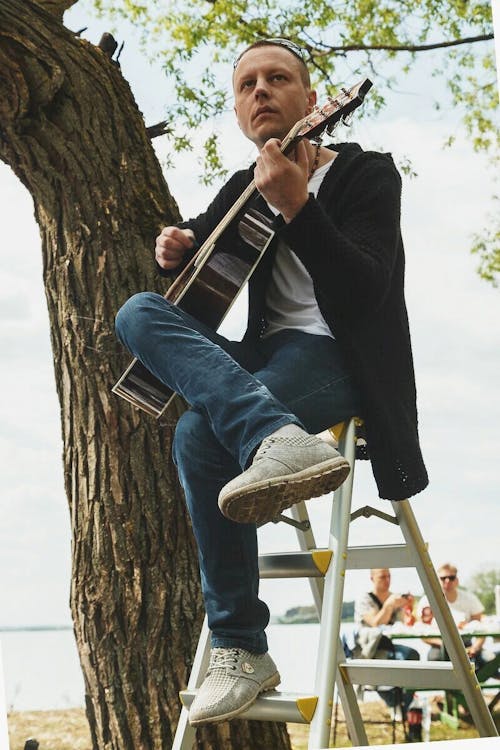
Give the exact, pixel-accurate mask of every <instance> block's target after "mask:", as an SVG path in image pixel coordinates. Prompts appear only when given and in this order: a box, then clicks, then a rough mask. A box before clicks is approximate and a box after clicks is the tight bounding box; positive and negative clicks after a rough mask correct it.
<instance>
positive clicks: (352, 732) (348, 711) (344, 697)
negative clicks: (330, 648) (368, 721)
mask: <svg viewBox="0 0 500 750" xmlns="http://www.w3.org/2000/svg"><path fill="white" fill-rule="evenodd" d="M340 647H341V645H340V644H339V648H340ZM336 684H337V690H338V694H339V699H340V705H341V706H342V709H343V711H344V718H345V722H346V726H347V730H348V732H349V737H350V739H351V742H352V744H353V745H357V746H358V747H361V746H363V747H364V746H365V745H369V744H370V743H369V742H368V737H367V735H366V729H365V725H364V722H363V718H362V716H361V712H360V710H359V703H358V699H357V697H356V691H355V690H354V687H353V685H352V682H351V681H350V680H347V679H346V676H345V675H344V674H343V672H342V670H341V669H339V668H337V676H336ZM332 709H333V706H331V709H330V710H332ZM328 744H329V742H328Z"/></svg>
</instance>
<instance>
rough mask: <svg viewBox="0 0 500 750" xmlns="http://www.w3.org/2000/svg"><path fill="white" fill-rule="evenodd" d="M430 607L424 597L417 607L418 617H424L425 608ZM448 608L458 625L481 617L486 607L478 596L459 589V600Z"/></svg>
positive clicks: (449, 604) (449, 603) (450, 603)
mask: <svg viewBox="0 0 500 750" xmlns="http://www.w3.org/2000/svg"><path fill="white" fill-rule="evenodd" d="M447 601H448V600H447ZM428 606H429V600H428V599H427V597H426V596H423V597H422V598H421V599H420V601H419V603H418V606H417V614H418V617H421V616H422V610H423V608H424V607H428ZM448 606H449V607H450V610H451V615H452V617H453V619H454V620H455V622H456V623H457V624H458V623H459V622H470V621H471V620H472V616H473V615H479V614H481V613H482V612H484V607H483V605H482V604H481V602H480V601H479V599H478V598H477V596H476V595H475V594H473V593H472V592H471V591H466V590H465V589H457V598H456V599H455V601H454V602H448Z"/></svg>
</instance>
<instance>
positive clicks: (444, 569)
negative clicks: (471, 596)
mask: <svg viewBox="0 0 500 750" xmlns="http://www.w3.org/2000/svg"><path fill="white" fill-rule="evenodd" d="M438 576H439V581H440V583H441V588H442V589H443V593H444V595H445V597H446V598H447V599H449V598H450V596H451V597H453V598H454V594H455V591H456V590H457V588H458V576H457V568H456V567H455V565H452V564H451V563H443V565H440V566H439V568H438Z"/></svg>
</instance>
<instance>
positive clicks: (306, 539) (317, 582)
mask: <svg viewBox="0 0 500 750" xmlns="http://www.w3.org/2000/svg"><path fill="white" fill-rule="evenodd" d="M332 500H333V498H332ZM290 512H291V516H292V518H293V519H294V520H295V521H298V522H303V521H307V522H309V528H308V529H307V530H305V531H304V530H301V529H296V532H297V539H298V543H299V548H300V550H301V551H302V552H309V551H311V550H314V549H317V545H316V540H315V538H314V532H313V530H312V527H311V525H310V520H309V514H308V512H307V506H306V504H305V502H304V501H301V502H300V503H297V504H296V505H294V506H292V508H291V509H290ZM309 585H310V587H311V593H312V595H313V600H314V604H315V606H316V611H317V613H318V617H319V618H321V609H322V602H323V593H324V578H323V577H321V578H316V577H315V578H309ZM341 647H342V644H341V643H340V638H339V653H340V649H341ZM319 654H320V652H319V649H318V655H317V659H318V660H319V658H320V656H319ZM336 684H337V690H338V694H339V700H340V703H341V705H342V709H343V711H344V716H345V721H346V725H347V728H348V731H349V736H350V737H351V739H352V741H353V742H354V743H355V744H356V745H359V746H361V745H368V738H367V736H366V730H365V726H364V723H363V719H362V717H361V713H360V710H359V704H358V700H357V697H356V692H355V690H354V688H353V686H352V685H351V684H350V683H349V682H346V681H345V680H344V679H343V677H342V674H341V672H340V670H338V669H337V676H336Z"/></svg>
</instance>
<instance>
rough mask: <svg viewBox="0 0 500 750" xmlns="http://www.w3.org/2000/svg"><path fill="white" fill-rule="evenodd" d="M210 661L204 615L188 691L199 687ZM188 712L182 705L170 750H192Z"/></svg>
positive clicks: (192, 731) (191, 728) (192, 733)
mask: <svg viewBox="0 0 500 750" xmlns="http://www.w3.org/2000/svg"><path fill="white" fill-rule="evenodd" d="M209 661H210V630H209V629H208V620H207V617H206V615H205V617H204V619H203V625H202V626H201V632H200V637H199V639H198V646H197V647H196V652H195V655H194V660H193V666H192V668H191V674H190V675H189V681H188V684H187V689H188V690H195V689H196V688H198V687H200V685H201V683H202V682H203V678H204V677H205V673H206V671H207V669H208V663H209ZM188 717H189V710H188V709H187V708H186V707H185V706H184V705H183V706H182V709H181V714H180V717H179V723H178V725H177V729H176V731H175V736H174V742H173V744H172V750H192V747H193V745H194V741H195V739H196V728H195V727H192V726H191V724H190V723H189V720H188Z"/></svg>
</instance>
